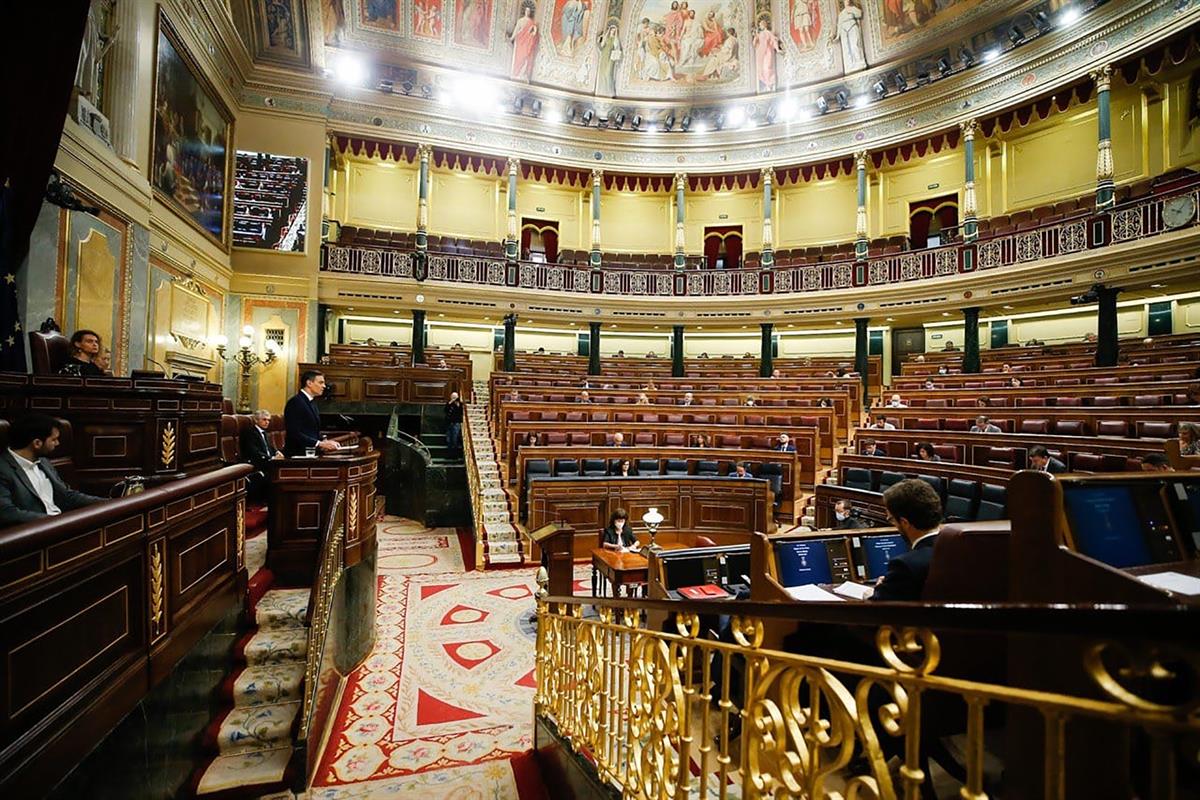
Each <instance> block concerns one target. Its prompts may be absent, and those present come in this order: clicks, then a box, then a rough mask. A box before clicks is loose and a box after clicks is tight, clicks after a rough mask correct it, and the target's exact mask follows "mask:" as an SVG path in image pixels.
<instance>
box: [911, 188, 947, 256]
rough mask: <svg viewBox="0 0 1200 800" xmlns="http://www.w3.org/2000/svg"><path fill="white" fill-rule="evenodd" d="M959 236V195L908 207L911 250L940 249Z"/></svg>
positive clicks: (935, 198) (922, 201) (936, 198)
mask: <svg viewBox="0 0 1200 800" xmlns="http://www.w3.org/2000/svg"><path fill="white" fill-rule="evenodd" d="M957 236H958V195H954V194H950V195H945V196H943V197H933V198H930V199H928V200H919V201H917V202H915V203H909V205H908V241H909V248H910V249H912V250H921V249H923V248H926V247H940V246H941V245H944V244H946V243H947V242H949V241H951V240H952V239H954V238H955V237H957Z"/></svg>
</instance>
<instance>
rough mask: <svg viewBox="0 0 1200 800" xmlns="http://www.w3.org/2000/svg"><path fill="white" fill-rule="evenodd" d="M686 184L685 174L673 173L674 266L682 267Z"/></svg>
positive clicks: (684, 240) (684, 242)
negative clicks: (684, 192) (684, 191)
mask: <svg viewBox="0 0 1200 800" xmlns="http://www.w3.org/2000/svg"><path fill="white" fill-rule="evenodd" d="M686 186H687V174H686V173H683V172H677V173H675V268H676V269H683V267H684V255H683V249H684V246H685V244H686V243H687V240H686V237H685V236H684V230H683V212H684V207H683V190H684V188H685V187H686Z"/></svg>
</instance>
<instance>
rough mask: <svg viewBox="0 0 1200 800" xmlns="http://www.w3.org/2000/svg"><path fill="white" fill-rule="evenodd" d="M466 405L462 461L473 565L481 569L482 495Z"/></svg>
mask: <svg viewBox="0 0 1200 800" xmlns="http://www.w3.org/2000/svg"><path fill="white" fill-rule="evenodd" d="M469 413H470V412H469V409H468V407H467V404H465V403H464V404H463V420H464V423H463V429H462V444H463V461H464V462H465V464H466V470H467V497H468V499H469V500H470V503H471V520H472V522H473V523H474V525H473V527H474V534H475V565H476V567H477V568H479V569H483V567H484V563H483V538H484V527H483V494H482V491H483V490H482V486H481V484H480V482H479V467H478V465H477V464H476V461H475V442H474V440H473V439H472V433H471V422H470V416H469Z"/></svg>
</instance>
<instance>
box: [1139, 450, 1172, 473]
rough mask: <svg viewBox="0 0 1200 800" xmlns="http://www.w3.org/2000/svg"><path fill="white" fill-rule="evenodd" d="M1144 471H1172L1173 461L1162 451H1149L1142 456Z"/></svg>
mask: <svg viewBox="0 0 1200 800" xmlns="http://www.w3.org/2000/svg"><path fill="white" fill-rule="evenodd" d="M1141 468H1142V472H1170V471H1171V462H1170V461H1168V460H1167V457H1166V456H1165V455H1163V454H1162V453H1147V454H1146V455H1144V456H1142V463H1141Z"/></svg>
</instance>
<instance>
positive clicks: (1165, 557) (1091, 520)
mask: <svg viewBox="0 0 1200 800" xmlns="http://www.w3.org/2000/svg"><path fill="white" fill-rule="evenodd" d="M1193 483H1194V482H1193ZM1188 488H1189V487H1187V486H1185V485H1184V482H1182V481H1170V480H1161V481H1145V480H1143V481H1136V482H1133V481H1130V482H1096V483H1088V482H1079V483H1067V484H1064V485H1063V510H1064V512H1065V514H1066V517H1067V530H1066V534H1067V538H1068V542H1067V544H1068V546H1070V547H1072V548H1073V549H1074V550H1076V551H1077V552H1079V553H1081V554H1082V555H1085V556H1087V557H1088V558H1093V559H1095V560H1097V561H1100V562H1102V563H1104V564H1108V565H1109V566H1111V567H1117V568H1118V569H1129V568H1133V567H1145V566H1150V565H1152V564H1169V563H1173V562H1176V561H1182V560H1184V559H1185V558H1187V557H1188V556H1189V551H1190V550H1192V549H1193V548H1192V546H1191V545H1192V543H1191V542H1189V541H1186V540H1187V539H1190V538H1191V533H1192V532H1191V531H1190V530H1188V531H1186V532H1185V531H1183V530H1181V527H1180V526H1179V525H1178V524H1177V518H1178V521H1179V522H1183V521H1184V519H1185V518H1187V519H1188V525H1189V526H1190V525H1191V524H1192V523H1191V521H1190V516H1191V503H1190V497H1191V494H1190V493H1189V492H1188V491H1187V489H1188ZM1191 488H1193V489H1194V488H1195V487H1194V486H1193V487H1191ZM1180 495H1182V500H1181V499H1180ZM1173 506H1174V508H1173Z"/></svg>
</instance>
